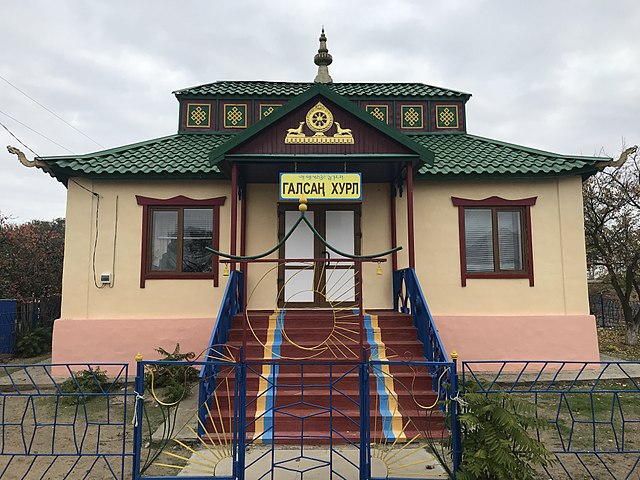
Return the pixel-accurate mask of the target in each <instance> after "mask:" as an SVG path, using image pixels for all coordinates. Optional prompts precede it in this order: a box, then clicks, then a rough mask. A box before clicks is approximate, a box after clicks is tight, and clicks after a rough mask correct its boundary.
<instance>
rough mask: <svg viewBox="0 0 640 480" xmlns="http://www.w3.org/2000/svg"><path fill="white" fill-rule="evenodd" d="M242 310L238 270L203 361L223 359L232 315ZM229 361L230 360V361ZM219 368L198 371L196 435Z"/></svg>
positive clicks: (211, 365)
mask: <svg viewBox="0 0 640 480" xmlns="http://www.w3.org/2000/svg"><path fill="white" fill-rule="evenodd" d="M243 308H244V273H243V272H241V271H238V270H234V271H233V272H231V275H230V276H229V281H228V282H227V288H226V289H225V291H224V295H223V297H222V301H221V302H220V310H219V311H218V317H217V318H216V323H215V325H214V327H213V332H211V339H210V340H209V346H208V347H207V350H206V354H205V359H207V358H209V359H216V360H220V359H222V358H225V354H224V352H223V348H224V344H225V343H227V337H228V334H229V329H230V328H231V322H232V321H233V317H234V315H236V314H237V313H240V312H242V311H243ZM230 360H231V359H230ZM218 370H219V366H218V365H217V364H215V363H211V362H207V363H205V364H204V365H202V368H201V369H200V386H199V389H198V419H199V420H200V421H199V422H198V435H203V434H204V429H203V428H202V425H204V424H205V421H206V419H207V409H206V406H205V404H206V402H207V401H209V399H210V398H211V394H212V393H213V392H214V391H215V389H216V375H217V373H218Z"/></svg>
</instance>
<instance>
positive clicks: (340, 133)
mask: <svg viewBox="0 0 640 480" xmlns="http://www.w3.org/2000/svg"><path fill="white" fill-rule="evenodd" d="M305 123H306V124H307V128H308V129H309V130H311V131H312V132H313V135H309V136H307V134H306V133H305V132H304V125H305ZM333 126H335V129H334V133H333V134H331V133H328V134H327V135H325V132H326V131H328V130H329V129H331V128H332V127H333ZM284 143H316V144H317V143H334V144H335V143H337V144H351V145H353V143H354V139H353V133H352V132H351V129H350V128H342V127H341V126H340V123H339V122H334V121H333V113H331V111H330V110H329V109H328V108H327V107H325V106H324V105H323V104H322V102H318V103H316V104H315V105H314V106H313V107H311V108H310V109H309V111H308V112H307V116H306V117H305V121H302V122H298V126H297V127H292V128H288V129H287V134H286V135H285V137H284Z"/></svg>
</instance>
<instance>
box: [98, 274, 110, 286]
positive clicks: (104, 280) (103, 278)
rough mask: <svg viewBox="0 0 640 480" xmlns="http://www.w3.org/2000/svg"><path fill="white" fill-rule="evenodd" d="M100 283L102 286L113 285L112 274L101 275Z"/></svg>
mask: <svg viewBox="0 0 640 480" xmlns="http://www.w3.org/2000/svg"><path fill="white" fill-rule="evenodd" d="M100 283H101V284H102V285H111V274H110V273H101V274H100Z"/></svg>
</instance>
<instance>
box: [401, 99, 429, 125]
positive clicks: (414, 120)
mask: <svg viewBox="0 0 640 480" xmlns="http://www.w3.org/2000/svg"><path fill="white" fill-rule="evenodd" d="M400 127H401V128H424V111H423V108H422V105H402V106H401V107H400Z"/></svg>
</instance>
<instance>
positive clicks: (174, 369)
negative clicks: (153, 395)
mask: <svg viewBox="0 0 640 480" xmlns="http://www.w3.org/2000/svg"><path fill="white" fill-rule="evenodd" d="M156 352H158V353H159V354H160V355H161V358H160V360H162V361H170V362H189V361H192V360H193V359H194V358H195V357H196V354H195V353H193V352H187V353H181V352H180V344H179V343H177V344H176V347H175V348H174V350H173V352H168V351H167V350H165V349H164V348H162V347H158V348H156ZM151 367H152V368H153V370H152V373H151V372H149V373H145V383H146V388H150V387H151V386H153V389H154V390H155V389H158V388H162V389H163V391H162V397H161V398H159V400H161V401H162V402H164V403H176V402H179V401H180V400H182V399H183V398H184V397H186V396H187V395H188V394H189V390H190V389H189V386H190V384H191V383H193V382H194V381H196V380H198V370H196V369H195V368H193V367H192V366H190V365H175V366H174V365H153V366H151ZM152 382H153V385H152Z"/></svg>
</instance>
